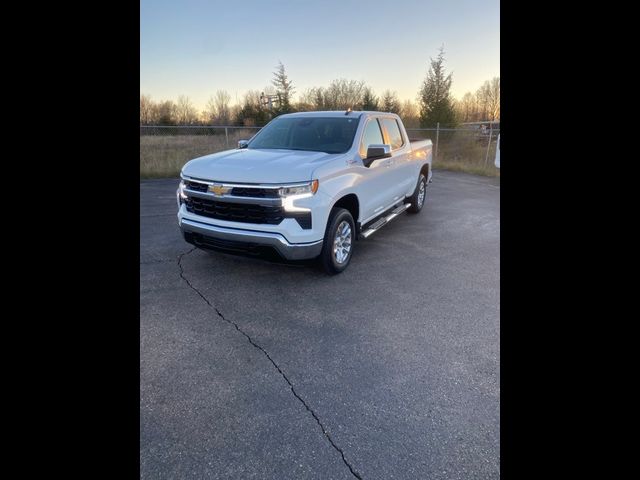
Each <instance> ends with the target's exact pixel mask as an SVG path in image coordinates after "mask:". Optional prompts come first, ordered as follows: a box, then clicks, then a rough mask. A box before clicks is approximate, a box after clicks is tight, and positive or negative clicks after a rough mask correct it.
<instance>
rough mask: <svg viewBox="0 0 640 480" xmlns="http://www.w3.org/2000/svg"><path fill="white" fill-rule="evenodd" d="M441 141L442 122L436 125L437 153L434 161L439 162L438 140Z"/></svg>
mask: <svg viewBox="0 0 640 480" xmlns="http://www.w3.org/2000/svg"><path fill="white" fill-rule="evenodd" d="M439 139H440V122H438V123H437V124H436V151H435V152H434V154H433V161H434V162H436V161H437V160H438V140H439Z"/></svg>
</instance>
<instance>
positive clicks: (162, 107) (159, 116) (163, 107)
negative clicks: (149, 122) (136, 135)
mask: <svg viewBox="0 0 640 480" xmlns="http://www.w3.org/2000/svg"><path fill="white" fill-rule="evenodd" d="M154 110H155V116H156V123H157V124H158V125H175V123H176V104H175V103H173V102H172V101H171V100H167V101H164V102H160V103H158V104H157V105H156V106H155V108H154Z"/></svg>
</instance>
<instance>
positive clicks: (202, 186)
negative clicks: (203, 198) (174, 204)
mask: <svg viewBox="0 0 640 480" xmlns="http://www.w3.org/2000/svg"><path fill="white" fill-rule="evenodd" d="M184 184H185V186H186V187H187V188H188V189H189V190H194V191H196V192H206V191H207V189H208V188H209V185H207V184H206V183H200V182H192V181H190V180H185V181H184Z"/></svg>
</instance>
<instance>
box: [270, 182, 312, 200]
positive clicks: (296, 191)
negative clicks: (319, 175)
mask: <svg viewBox="0 0 640 480" xmlns="http://www.w3.org/2000/svg"><path fill="white" fill-rule="evenodd" d="M317 191H318V180H313V181H312V182H309V183H305V184H304V185H296V186H295V187H282V188H281V189H279V190H278V195H280V196H281V197H293V196H296V197H297V196H299V195H305V196H306V194H309V195H313V194H314V193H316V192H317Z"/></svg>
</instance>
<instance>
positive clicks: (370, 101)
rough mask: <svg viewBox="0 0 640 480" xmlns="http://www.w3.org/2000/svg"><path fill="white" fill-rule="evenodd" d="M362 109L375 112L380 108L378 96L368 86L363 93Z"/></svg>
mask: <svg viewBox="0 0 640 480" xmlns="http://www.w3.org/2000/svg"><path fill="white" fill-rule="evenodd" d="M361 110H364V111H370V112H375V111H377V110H378V97H376V96H375V95H374V94H373V91H372V90H371V89H370V88H369V87H367V88H365V90H364V94H363V95H362V106H361Z"/></svg>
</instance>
